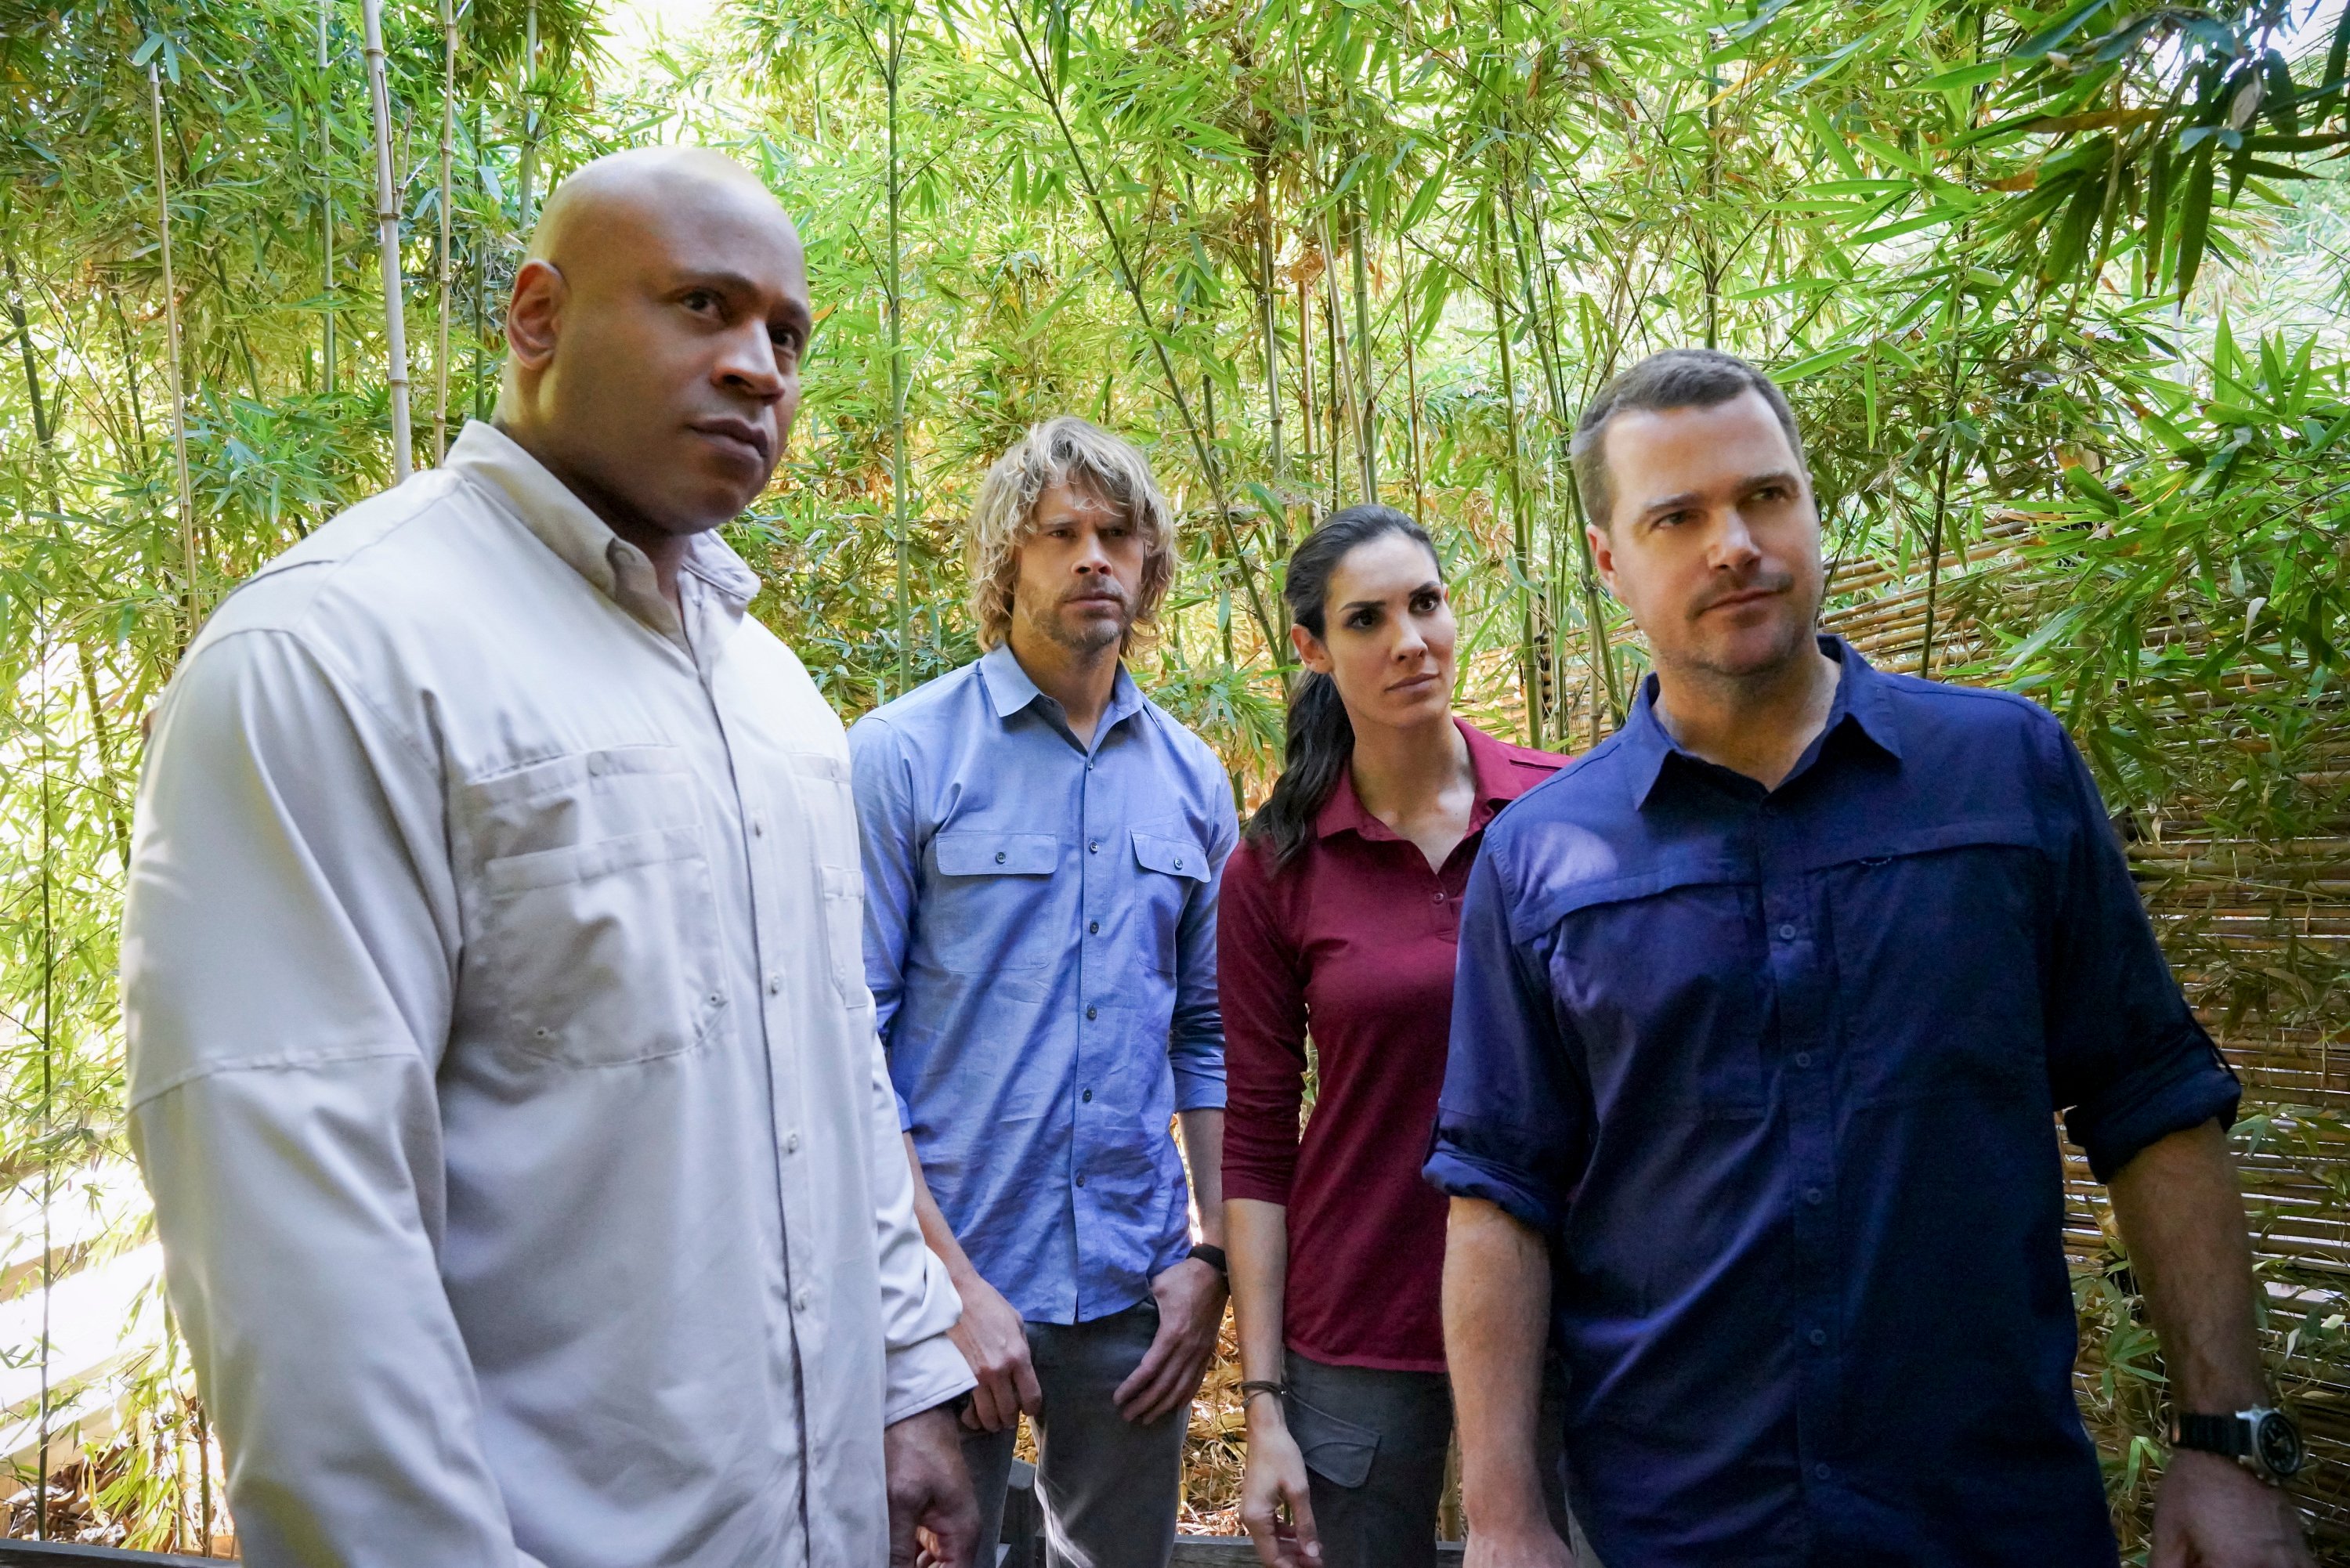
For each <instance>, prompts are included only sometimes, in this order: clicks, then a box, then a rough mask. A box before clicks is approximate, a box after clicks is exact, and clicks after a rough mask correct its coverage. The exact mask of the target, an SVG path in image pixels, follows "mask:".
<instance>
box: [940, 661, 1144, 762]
mask: <svg viewBox="0 0 2350 1568" xmlns="http://www.w3.org/2000/svg"><path fill="white" fill-rule="evenodd" d="M979 683H980V684H981V685H982V686H983V687H985V688H986V689H987V701H988V705H989V706H990V707H992V708H993V709H994V710H995V716H996V717H997V718H999V719H1009V718H1011V717H1012V715H1013V714H1014V713H1017V712H1019V711H1021V710H1022V709H1023V708H1025V707H1027V706H1028V705H1029V704H1030V703H1031V702H1035V701H1037V700H1038V699H1040V698H1043V699H1044V700H1045V702H1046V703H1047V704H1048V705H1049V708H1050V711H1051V712H1052V715H1053V717H1054V719H1055V721H1056V722H1066V717H1065V716H1064V715H1063V714H1062V712H1061V705H1060V704H1059V703H1058V702H1055V701H1052V700H1051V699H1050V698H1045V693H1044V691H1043V690H1042V689H1041V688H1039V687H1038V686H1037V684H1036V683H1035V681H1034V680H1029V679H1028V672H1027V671H1026V670H1023V669H1021V668H1020V660H1019V659H1017V658H1016V657H1015V656H1014V654H1013V651H1012V644H1011V643H1010V642H1008V641H1006V642H999V643H997V644H996V645H995V646H994V647H993V648H991V649H988V650H987V651H986V652H985V653H983V654H982V655H980V659H979ZM1141 709H1142V689H1141V688H1140V687H1139V686H1137V685H1136V684H1135V683H1134V677H1133V676H1131V675H1128V673H1127V672H1126V664H1125V661H1124V660H1120V661H1119V663H1118V677H1117V680H1116V681H1115V683H1114V684H1113V685H1112V686H1111V687H1110V692H1109V707H1108V708H1107V710H1106V711H1104V712H1103V714H1102V719H1101V723H1100V724H1099V726H1097V728H1096V729H1095V731H1094V738H1095V739H1096V741H1099V740H1100V738H1101V737H1102V736H1104V735H1107V734H1108V733H1109V732H1110V730H1111V728H1112V727H1113V726H1115V725H1116V724H1118V722H1119V721H1121V720H1123V719H1125V718H1127V717H1128V715H1130V714H1133V713H1137V712H1139V711H1141Z"/></svg>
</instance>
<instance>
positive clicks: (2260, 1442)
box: [2170, 1406, 2309, 1485]
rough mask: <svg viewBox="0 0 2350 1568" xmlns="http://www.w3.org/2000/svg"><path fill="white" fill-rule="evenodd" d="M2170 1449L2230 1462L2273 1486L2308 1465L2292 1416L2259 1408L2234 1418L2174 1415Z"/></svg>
mask: <svg viewBox="0 0 2350 1568" xmlns="http://www.w3.org/2000/svg"><path fill="white" fill-rule="evenodd" d="M2170 1446H2171V1447H2172V1448H2174V1449H2192V1450H2193V1451H2195V1452H2196V1453H2199V1454H2219V1455H2221V1456H2222V1457H2224V1458H2227V1459H2233V1460H2235V1461H2236V1462H2237V1463H2238V1464H2240V1465H2241V1466H2243V1467H2244V1468H2245V1469H2248V1470H2250V1471H2251V1472H2252V1473H2253V1474H2254V1475H2256V1476H2258V1477H2260V1478H2261V1480H2264V1481H2267V1482H2269V1483H2270V1484H2271V1485H2274V1484H2275V1483H2277V1482H2279V1481H2282V1480H2287V1479H2289V1478H2291V1477H2293V1476H2294V1475H2297V1474H2299V1473H2300V1471H2301V1468H2302V1466H2303V1465H2304V1464H2307V1463H2308V1462H2309V1452H2308V1449H2305V1448H2303V1445H2302V1441H2301V1428H2299V1427H2296V1426H2294V1425H2293V1417H2290V1416H2288V1415H2286V1414H2285V1413H2284V1412H2283V1411H2282V1410H2271V1409H2266V1408H2263V1407H2259V1406H2255V1407H2252V1408H2251V1409H2250V1410H2239V1411H2237V1412H2236V1413H2235V1414H2234V1415H2232V1416H2195V1415H2174V1416H2172V1417H2171V1418H2170Z"/></svg>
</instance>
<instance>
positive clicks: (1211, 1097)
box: [1175, 1063, 1224, 1111]
mask: <svg viewBox="0 0 2350 1568" xmlns="http://www.w3.org/2000/svg"><path fill="white" fill-rule="evenodd" d="M1175 1108H1176V1109H1177V1110H1179V1111H1221V1110H1222V1109H1223V1108H1224V1074H1223V1069H1222V1067H1216V1068H1206V1067H1186V1066H1184V1065H1182V1064H1180V1063H1178V1064H1176V1067H1175Z"/></svg>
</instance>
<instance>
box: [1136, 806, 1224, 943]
mask: <svg viewBox="0 0 2350 1568" xmlns="http://www.w3.org/2000/svg"><path fill="white" fill-rule="evenodd" d="M1134 863H1135V865H1136V866H1138V867H1140V868H1141V870H1142V873H1143V874H1142V876H1141V877H1139V878H1138V880H1139V881H1140V883H1141V884H1142V887H1141V890H1140V895H1139V897H1140V901H1141V904H1142V908H1141V909H1140V910H1139V919H1141V920H1142V922H1143V924H1144V929H1147V930H1148V931H1149V934H1150V953H1151V961H1152V963H1153V964H1154V965H1156V966H1157V968H1158V970H1159V973H1161V974H1167V975H1171V974H1173V973H1174V972H1175V968H1176V965H1177V963H1178V962H1179V961H1180V955H1179V954H1178V952H1177V947H1178V942H1179V939H1180V937H1181V935H1182V930H1183V907H1184V905H1185V904H1187V903H1188V902H1190V900H1191V889H1192V888H1196V887H1200V886H1202V885H1204V884H1205V883H1206V882H1207V880H1208V855H1207V851H1205V850H1203V849H1201V847H1200V846H1199V842H1198V841H1197V840H1196V839H1192V838H1188V837H1183V836H1170V835H1169V834H1167V833H1165V832H1163V831H1161V832H1156V833H1154V832H1149V831H1146V830H1144V829H1142V828H1137V829H1135V832H1134Z"/></svg>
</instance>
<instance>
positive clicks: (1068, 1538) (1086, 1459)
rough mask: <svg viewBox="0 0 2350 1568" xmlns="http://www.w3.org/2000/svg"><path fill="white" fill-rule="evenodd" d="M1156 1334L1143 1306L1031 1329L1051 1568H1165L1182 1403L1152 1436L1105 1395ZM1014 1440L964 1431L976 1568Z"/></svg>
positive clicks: (1185, 1413)
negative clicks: (1039, 1391)
mask: <svg viewBox="0 0 2350 1568" xmlns="http://www.w3.org/2000/svg"><path fill="white" fill-rule="evenodd" d="M1158 1332H1159V1308H1158V1306H1157V1304H1156V1303H1150V1302H1145V1303H1142V1304H1141V1305H1140V1306H1135V1307H1128V1309H1127V1310H1126V1311H1124V1312H1121V1313H1115V1314H1111V1315H1110V1316H1108V1317H1103V1318H1096V1319H1094V1320H1093V1321H1092V1322H1091V1323H1080V1324H1050V1323H1032V1324H1029V1325H1028V1356H1029V1359H1030V1361H1032V1362H1033V1363H1034V1364H1035V1367H1036V1382H1037V1384H1038V1385H1039V1386H1041V1387H1042V1388H1043V1390H1044V1394H1045V1413H1044V1415H1043V1416H1041V1417H1038V1418H1037V1420H1036V1423H1035V1425H1036V1501H1038V1503H1040V1504H1041V1505H1042V1507H1043V1509H1044V1513H1045V1561H1046V1562H1047V1563H1050V1564H1051V1565H1052V1568H1167V1560H1168V1558H1169V1557H1170V1555H1172V1554H1173V1552H1174V1550H1175V1508H1176V1504H1177V1502H1178V1501H1179V1500H1180V1496H1181V1493H1182V1488H1183V1434H1184V1431H1185V1430H1186V1429H1187V1428H1189V1427H1190V1425H1191V1406H1190V1405H1189V1404H1188V1403H1187V1404H1185V1405H1183V1406H1181V1407H1179V1408H1177V1409H1176V1410H1174V1411H1173V1412H1172V1413H1170V1414H1169V1415H1167V1416H1164V1417H1160V1418H1159V1420H1156V1421H1153V1422H1152V1423H1150V1424H1149V1426H1137V1425H1136V1424H1135V1423H1133V1422H1131V1421H1129V1420H1128V1419H1127V1418H1126V1417H1123V1416H1121V1415H1119V1414H1118V1407H1117V1406H1116V1405H1114V1404H1112V1403H1111V1402H1110V1396H1111V1394H1113V1393H1114V1392H1116V1391H1117V1388H1118V1385H1119V1384H1121V1383H1123V1382H1125V1381H1126V1378H1127V1375H1128V1373H1130V1372H1132V1371H1133V1370H1134V1369H1135V1367H1136V1366H1139V1365H1140V1363H1141V1361H1142V1357H1143V1355H1144V1353H1145V1352H1147V1351H1148V1350H1149V1348H1150V1340H1151V1336H1152V1335H1154V1334H1157V1333H1158ZM1015 1436H1016V1434H1015V1433H1014V1430H1013V1429H1011V1428H1006V1429H1005V1430H1003V1431H1001V1432H972V1431H966V1432H964V1433H963V1437H962V1459H963V1463H964V1464H965V1465H966V1466H968V1467H969V1468H970V1470H971V1482H972V1490H973V1491H974V1492H976V1493H977V1494H978V1498H979V1539H980V1541H981V1542H982V1545H981V1547H980V1563H982V1565H983V1568H986V1565H988V1564H992V1563H993V1562H994V1560H995V1543H996V1542H997V1541H999V1540H1001V1539H1002V1538H1003V1491H1004V1488H1005V1486H1006V1485H1007V1484H1008V1483H1009V1482H1010V1480H1011V1477H1012V1449H1013V1443H1014V1438H1015Z"/></svg>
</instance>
